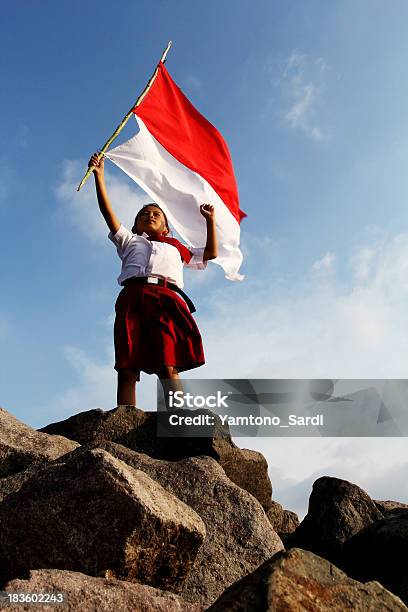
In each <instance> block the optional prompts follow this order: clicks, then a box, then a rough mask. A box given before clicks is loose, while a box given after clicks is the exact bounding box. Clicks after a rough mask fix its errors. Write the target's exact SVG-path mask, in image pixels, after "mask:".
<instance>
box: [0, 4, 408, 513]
mask: <svg viewBox="0 0 408 612" xmlns="http://www.w3.org/2000/svg"><path fill="white" fill-rule="evenodd" d="M2 17H3V19H2V23H1V25H0V28H1V45H2V53H1V62H2V91H3V96H2V101H1V104H2V117H3V121H2V136H3V147H2V152H1V153H0V162H1V163H0V219H1V224H2V227H3V240H2V241H1V245H0V252H1V259H0V261H1V264H0V275H1V281H2V282H1V287H2V292H1V302H0V359H1V362H0V363H1V368H0V391H1V393H0V405H1V406H3V407H4V408H6V409H7V410H9V411H10V412H12V413H13V414H14V415H15V416H17V417H18V418H19V419H21V420H23V421H24V422H26V423H28V424H30V425H32V426H34V427H40V426H42V425H44V424H46V423H48V422H52V421H56V420H60V419H61V418H65V417H67V416H69V415H71V414H73V413H75V412H79V411H81V410H86V409H89V408H94V407H97V406H99V407H101V408H104V409H105V410H108V409H111V408H113V407H114V405H115V374H114V371H113V368H112V365H113V352H112V320H113V319H112V317H113V304H114V301H115V298H116V295H117V293H118V285H117V284H116V277H117V276H118V274H119V260H118V259H117V256H116V252H115V250H114V248H113V246H112V245H111V243H110V242H109V241H108V240H107V238H106V234H107V231H106V228H105V227H104V225H103V221H102V220H101V219H100V218H99V213H98V210H97V205H96V199H95V197H94V191H93V185H92V181H89V183H88V184H87V185H86V186H85V187H84V189H83V191H81V193H80V194H77V193H76V191H75V188H76V185H77V184H78V182H79V180H80V178H81V176H82V174H83V171H84V169H85V167H86V162H87V160H88V158H89V156H90V154H91V153H92V152H93V151H94V150H95V149H96V148H98V147H99V146H101V145H102V144H103V142H104V141H105V140H106V138H107V137H108V136H109V135H110V133H111V131H113V128H114V127H115V126H116V124H117V123H118V122H119V120H120V119H121V118H122V116H123V115H124V114H125V113H126V112H127V110H128V109H129V107H130V106H131V104H132V103H133V102H134V100H135V99H136V97H137V95H138V93H139V92H140V91H141V90H142V89H143V87H144V85H145V83H146V81H147V79H148V78H149V76H150V74H151V72H152V70H153V69H154V66H155V64H156V62H157V61H158V59H159V57H160V55H161V52H162V50H163V49H164V48H165V46H166V44H167V41H168V40H169V39H172V40H173V47H172V49H171V51H170V53H169V56H168V62H167V68H168V70H169V71H170V73H171V75H172V77H173V78H174V80H175V81H176V82H177V83H178V84H179V85H180V86H181V87H182V89H183V90H184V92H185V93H186V94H187V95H188V96H189V98H190V99H191V101H192V102H193V103H194V104H195V105H196V106H197V108H198V109H199V110H200V111H201V112H202V113H203V114H204V115H205V116H206V117H207V118H208V119H209V120H210V121H211V122H213V123H214V125H216V126H217V128H218V129H219V130H220V131H221V132H222V133H223V135H224V137H225V138H226V140H227V142H228V144H229V146H230V150H231V154H232V158H233V161H234V166H235V171H236V175H237V180H238V186H239V192H240V198H241V207H242V209H243V210H245V211H246V213H247V214H248V218H247V219H245V220H244V222H243V223H242V249H243V252H244V254H245V260H244V264H243V267H242V271H243V272H244V273H245V274H246V279H245V281H243V282H242V283H231V282H229V281H227V280H225V279H224V277H223V274H222V271H221V269H219V268H218V267H217V266H213V265H211V264H210V265H209V269H208V271H207V272H205V273H203V272H191V273H190V274H188V275H186V287H187V290H188V292H189V294H190V295H191V296H192V298H193V300H194V301H195V302H196V303H197V305H198V313H197V317H196V318H197V321H198V323H199V326H200V329H201V331H202V334H203V339H204V346H205V350H206V354H207V364H206V366H204V367H203V368H201V369H200V372H197V373H195V375H197V376H202V377H219V378H226V377H253V378H256V377H260V378H262V377H275V376H276V377H282V378H284V377H288V378H289V377H300V378H307V377H334V378H340V377H343V378H347V377H349V378H376V377H377V378H386V377H400V378H407V377H408V376H407V372H408V363H407V354H408V353H407V349H408V334H407V329H408V320H407V314H406V310H407V308H406V303H407V298H408V281H407V279H408V275H407V272H408V233H407V230H408V207H407V193H408V178H407V177H408V175H407V171H406V163H407V159H408V156H407V153H408V128H407V125H408V124H407V121H406V109H407V108H408V83H407V81H406V77H405V74H406V58H407V55H408V54H407V52H408V39H407V37H406V28H405V24H406V22H407V17H408V5H407V4H406V2H404V1H402V0H395V1H394V2H393V3H392V4H390V3H384V2H379V1H378V2H377V1H374V0H370V1H368V0H361V2H358V3H356V2H353V1H350V0H349V1H347V0H344V1H338V2H330V3H329V2H325V1H324V0H319V1H317V0H310V1H308V2H307V3H306V2H303V1H291V2H284V1H281V2H269V1H257V2H255V3H249V2H244V1H234V2H232V1H224V2H215V1H213V0H210V1H206V2H193V3H192V2H184V1H178V2H173V3H169V2H164V1H156V2H145V1H141V2H131V1H124V0H119V1H116V2H114V3H112V2H108V1H107V0H102V1H100V2H98V3H97V4H93V5H87V4H84V3H79V2H74V3H72V2H67V1H65V0H63V1H61V2H58V3H56V2H52V1H41V2H39V1H38V2H33V1H32V0H31V1H28V0H27V1H25V0H20V1H19V2H18V3H8V5H7V6H4V7H3V10H2ZM134 129H135V126H134V124H133V121H132V122H130V123H129V124H128V126H127V128H126V130H125V131H124V133H123V134H122V135H121V137H120V138H119V141H118V142H121V141H123V140H124V139H125V138H127V137H129V136H131V135H132V133H133V130H134ZM108 163H109V162H107V165H108ZM108 188H109V191H110V194H111V198H112V202H113V204H114V206H115V207H116V209H117V210H118V211H119V212H120V215H121V218H122V219H123V221H124V222H125V223H126V222H129V221H130V219H131V218H132V216H134V213H135V210H137V207H138V206H140V204H141V203H142V202H144V201H146V200H147V199H146V198H145V197H144V195H143V194H142V193H141V192H140V190H138V188H137V187H136V186H135V184H133V183H131V181H130V180H129V179H128V178H127V177H126V176H125V175H124V174H122V173H121V172H120V171H119V170H118V169H117V168H115V167H114V166H113V164H109V167H108ZM231 355H233V356H234V358H233V359H231ZM153 393H154V380H153V377H145V378H144V379H143V380H142V383H141V389H140V391H139V399H140V406H141V407H142V408H145V409H153V408H154V406H153V405H152V402H153ZM246 442H247V446H250V445H251V444H252V447H253V448H255V447H256V444H257V441H246ZM263 444H265V442H263ZM305 445H309V446H308V447H307V452H306V453H304V452H303V450H304V448H305ZM345 445H346V446H345ZM347 445H349V446H347ZM364 445H367V446H364ZM387 445H388V446H387ZM346 447H347V448H346ZM405 447H406V444H405V440H397V441H396V440H393V441H390V440H388V441H387V440H377V441H364V440H360V441H358V442H356V441H332V442H331V443H330V444H329V443H328V442H327V441H325V442H322V441H321V440H315V441H310V440H309V441H306V442H305V441H302V442H301V444H300V442H298V441H289V440H284V441H279V442H275V441H273V448H272V442H271V448H266V449H265V448H264V449H263V450H264V452H265V454H266V455H267V456H268V460H269V462H270V464H272V467H271V477H272V480H273V481H275V482H276V483H277V485H276V486H275V490H276V495H277V499H281V500H282V501H283V502H286V503H290V502H291V501H292V503H293V504H300V502H299V501H298V500H299V495H300V494H299V492H302V494H303V495H304V497H307V492H308V491H309V490H310V478H311V477H312V476H313V475H315V474H317V475H320V473H328V472H329V471H330V470H332V471H333V470H334V471H336V470H337V471H336V474H337V475H339V476H341V477H344V478H348V479H350V480H353V479H354V481H355V482H357V484H360V485H361V486H364V484H366V486H367V487H369V488H370V490H369V492H370V493H371V494H372V495H376V496H377V497H379V496H383V497H392V495H393V494H394V489H393V486H395V491H396V492H398V491H400V490H401V486H400V484H398V486H397V483H399V482H400V481H399V480H398V478H399V477H398V474H399V473H402V470H403V468H404V469H405V467H404V466H405V459H404V453H405ZM300 449H303V450H300ZM289 453H290V454H291V455H294V456H298V455H299V457H300V459H299V462H298V463H297V465H295V464H294V465H293V466H292V467H291V468H290V470H289V468H288V470H287V471H285V465H286V463H287V462H286V459H287V455H288V454H289ZM390 453H391V454H390ZM304 454H306V455H307V457H308V459H307V461H305V459H304ZM344 454H347V457H348V462H345V461H344ZM379 454H380V455H382V456H385V455H386V456H387V457H390V458H391V459H390V461H389V465H388V467H386V466H384V465H382V468H381V469H378V470H377V472H378V478H377V479H376V480H372V466H373V465H375V461H376V457H378V455H379ZM363 457H366V459H365V460H363ZM300 464H301V465H300ZM370 466H371V467H370ZM319 470H320V471H319ZM321 470H326V471H325V472H321ZM398 470H400V471H398ZM370 478H371V480H370ZM279 487H280V489H279ZM404 494H405V497H408V491H405V492H404ZM394 496H395V494H394ZM400 496H401V493H400ZM297 508H300V505H299V506H296V508H295V509H297Z"/></svg>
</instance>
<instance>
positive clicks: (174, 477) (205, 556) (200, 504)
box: [72, 442, 283, 605]
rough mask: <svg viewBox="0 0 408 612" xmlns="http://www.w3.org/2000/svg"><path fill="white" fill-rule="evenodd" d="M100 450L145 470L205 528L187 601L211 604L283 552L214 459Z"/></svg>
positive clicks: (258, 510)
mask: <svg viewBox="0 0 408 612" xmlns="http://www.w3.org/2000/svg"><path fill="white" fill-rule="evenodd" d="M100 445H101V447H102V448H104V449H105V450H106V451H107V452H109V453H110V454H112V455H114V456H115V457H117V458H118V459H120V460H121V461H124V462H126V463H127V464H128V465H130V466H132V467H134V468H135V469H138V470H143V471H144V472H145V473H146V474H148V475H149V476H150V477H151V478H153V480H155V481H156V482H158V483H160V484H161V485H162V486H163V487H164V488H165V489H167V490H168V491H169V492H170V493H172V494H173V495H175V496H177V497H178V498H179V499H181V500H182V501H183V502H184V503H186V504H188V506H190V507H191V508H193V510H194V511H195V512H196V513H197V514H198V515H199V516H200V517H201V519H202V520H203V522H204V523H205V526H206V530H207V537H206V538H205V540H204V543H203V545H202V547H201V549H200V551H199V553H198V555H197V557H196V560H195V562H194V566H193V568H192V570H191V572H190V574H189V575H188V577H187V579H186V582H185V584H184V587H183V589H182V591H181V593H180V594H181V595H182V597H184V599H186V600H187V601H191V602H197V603H201V604H202V605H209V604H210V603H212V602H213V601H215V599H216V598H217V597H218V596H219V595H220V594H221V593H222V592H223V590H224V589H225V588H226V587H227V586H229V585H230V584H232V583H233V582H235V581H236V580H238V579H239V578H241V577H242V576H244V575H245V574H247V573H249V572H252V571H253V570H254V569H255V568H257V567H258V565H259V564H260V563H262V561H264V560H266V559H269V558H270V557H271V556H272V555H273V554H275V553H276V552H277V551H279V550H281V549H282V548H283V546H282V542H281V540H280V539H279V537H278V536H277V535H276V533H275V532H274V530H273V529H272V526H271V524H270V523H269V521H268V519H267V517H266V515H265V512H264V511H263V509H262V507H261V505H260V504H259V502H258V501H257V500H256V499H255V498H254V497H253V496H252V495H250V494H248V493H247V491H245V490H243V489H241V488H240V487H238V486H237V485H235V484H234V483H233V482H232V481H231V480H230V479H229V478H228V477H227V476H226V474H225V472H224V470H223V469H222V468H221V466H220V465H219V464H218V463H217V462H216V461H215V460H214V459H212V458H210V457H193V458H189V459H182V460H180V461H164V460H159V459H153V458H151V457H149V456H148V455H145V454H142V453H136V452H134V451H131V450H129V449H127V448H125V447H123V446H121V445H119V444H115V443H111V442H101V443H100ZM82 452H84V448H79V449H78V450H76V451H74V452H73V453H72V455H75V454H78V453H82Z"/></svg>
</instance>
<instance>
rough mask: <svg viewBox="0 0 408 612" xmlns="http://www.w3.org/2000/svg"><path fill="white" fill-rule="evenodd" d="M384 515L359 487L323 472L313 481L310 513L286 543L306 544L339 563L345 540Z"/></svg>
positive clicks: (306, 547)
mask: <svg viewBox="0 0 408 612" xmlns="http://www.w3.org/2000/svg"><path fill="white" fill-rule="evenodd" d="M382 516H383V515H382V513H381V512H380V510H378V508H377V506H376V505H375V503H374V501H373V500H372V499H371V498H370V497H369V496H368V495H367V493H366V492H365V491H363V490H362V489H360V487H358V486H357V485H355V484H352V483H351V482H348V481H347V480H340V479H339V478H332V477H329V476H322V477H321V478H318V480H316V481H315V483H314V484H313V490H312V493H311V495H310V499H309V509H308V513H307V515H306V516H305V518H304V519H303V521H302V522H301V523H300V525H299V527H298V528H297V529H296V531H295V532H294V533H292V534H291V535H290V536H289V537H288V539H287V540H286V546H287V547H297V548H304V549H306V550H310V551H312V552H314V553H316V554H317V555H321V556H322V557H325V558H326V559H329V560H330V561H333V562H334V563H338V562H339V557H338V555H339V554H340V551H341V549H342V546H343V544H344V542H345V541H346V540H348V539H349V538H351V537H352V536H353V535H354V534H356V533H358V532H359V531H360V530H361V529H363V528H364V527H366V526H367V525H370V524H371V523H373V522H374V521H376V520H378V519H380V518H382Z"/></svg>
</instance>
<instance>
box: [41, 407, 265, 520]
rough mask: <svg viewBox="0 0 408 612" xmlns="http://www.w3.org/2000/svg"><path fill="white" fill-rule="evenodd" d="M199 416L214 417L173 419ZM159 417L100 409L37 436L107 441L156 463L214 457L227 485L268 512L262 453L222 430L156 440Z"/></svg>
mask: <svg viewBox="0 0 408 612" xmlns="http://www.w3.org/2000/svg"><path fill="white" fill-rule="evenodd" d="M202 412H206V413H210V414H211V415H213V416H216V415H214V414H213V413H211V412H210V411H208V410H207V411H203V410H197V411H191V410H184V411H182V410H179V411H177V414H180V413H185V414H187V415H190V416H191V415H192V414H197V413H202ZM157 418H158V413H157V412H144V411H143V410H139V409H137V408H134V407H133V406H119V407H117V408H114V409H113V410H109V411H106V412H105V411H103V410H99V409H98V410H89V411H87V412H82V413H80V414H75V415H73V416H72V417H70V418H69V419H66V420H65V421H59V422H58V423H52V424H50V425H47V426H46V427H42V428H41V429H40V430H39V431H41V432H46V433H48V434H53V435H55V434H59V435H63V436H66V437H67V438H70V439H71V440H76V441H77V442H79V443H80V444H86V443H88V442H100V441H101V440H109V441H110V442H117V443H118V444H121V445H122V446H126V447H127V448H130V449H131V450H134V451H136V452H140V453H145V454H146V455H149V456H150V457H154V458H156V459H166V460H170V461H177V460H179V459H184V458H186V457H197V456H200V455H207V456H209V457H213V459H215V460H216V461H218V463H219V464H220V465H222V467H223V468H224V470H225V473H226V474H227V475H228V477H229V478H230V480H232V481H233V482H235V484H237V485H238V486H239V487H241V488H242V489H245V490H246V491H248V492H249V493H251V495H253V496H254V497H256V499H257V500H258V501H259V502H260V504H261V505H262V506H263V508H264V509H265V510H267V509H268V508H269V505H270V501H271V497H272V484H271V481H270V478H269V475H268V464H267V462H266V459H265V458H264V457H263V455H262V454H261V453H258V452H256V451H252V450H247V449H240V448H238V447H237V446H236V445H235V444H234V443H233V442H232V440H231V436H230V434H229V431H228V430H227V429H225V428H223V427H221V426H220V425H218V426H216V427H215V428H213V432H212V435H211V436H210V437H189V438H172V437H158V436H157ZM217 418H218V417H217ZM218 421H219V419H218Z"/></svg>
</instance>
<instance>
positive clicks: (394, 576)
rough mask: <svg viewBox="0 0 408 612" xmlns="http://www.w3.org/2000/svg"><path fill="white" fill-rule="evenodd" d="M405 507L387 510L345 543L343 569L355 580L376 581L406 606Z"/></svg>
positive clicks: (407, 516)
mask: <svg viewBox="0 0 408 612" xmlns="http://www.w3.org/2000/svg"><path fill="white" fill-rule="evenodd" d="M407 550H408V509H407V508H400V507H396V508H395V509H394V510H391V509H390V510H388V512H387V513H386V515H385V516H384V518H383V519H381V520H379V521H377V522H375V523H373V524H372V525H369V526H368V527H366V528H365V529H363V530H362V531H360V532H359V533H357V534H356V535H355V536H354V537H352V538H351V539H350V540H348V541H347V542H346V544H345V546H344V550H343V558H342V569H344V570H345V571H346V572H347V573H348V574H350V575H351V576H353V577H354V578H356V579H357V580H364V581H365V580H378V581H379V582H381V584H383V585H384V586H385V587H386V588H387V589H389V590H390V591H392V592H393V593H395V594H396V595H398V596H399V597H401V599H402V600H403V601H404V602H405V603H406V604H407V605H408V570H407Z"/></svg>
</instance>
